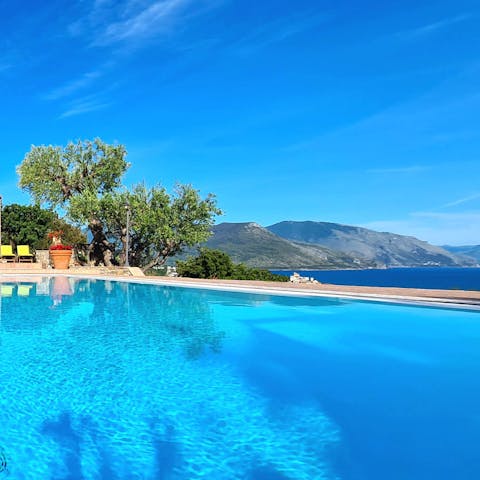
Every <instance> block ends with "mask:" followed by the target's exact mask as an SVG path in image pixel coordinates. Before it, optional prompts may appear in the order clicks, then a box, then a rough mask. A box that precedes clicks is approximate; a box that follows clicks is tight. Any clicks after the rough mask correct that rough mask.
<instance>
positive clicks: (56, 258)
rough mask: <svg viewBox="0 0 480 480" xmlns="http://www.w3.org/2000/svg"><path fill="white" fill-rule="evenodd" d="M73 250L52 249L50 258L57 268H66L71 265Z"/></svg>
mask: <svg viewBox="0 0 480 480" xmlns="http://www.w3.org/2000/svg"><path fill="white" fill-rule="evenodd" d="M70 258H72V251H71V250H50V260H51V261H52V263H53V268H55V269H56V270H65V269H67V268H68V267H69V265H70Z"/></svg>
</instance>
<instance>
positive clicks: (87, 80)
mask: <svg viewBox="0 0 480 480" xmlns="http://www.w3.org/2000/svg"><path fill="white" fill-rule="evenodd" d="M101 76H102V72H101V71H100V70H97V71H93V72H87V73H84V74H83V75H82V76H81V77H80V78H77V79H75V80H72V81H70V82H68V83H66V84H64V85H62V86H60V87H57V88H55V89H53V90H51V91H50V92H48V93H47V94H45V95H44V96H43V98H44V99H45V100H59V99H61V98H64V97H68V96H70V95H72V94H74V93H76V92H77V91H79V90H82V89H84V88H86V87H89V86H90V85H92V83H93V82H94V81H95V80H96V79H98V78H99V77H101Z"/></svg>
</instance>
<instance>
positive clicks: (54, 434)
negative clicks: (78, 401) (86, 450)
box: [41, 412, 117, 480]
mask: <svg viewBox="0 0 480 480" xmlns="http://www.w3.org/2000/svg"><path fill="white" fill-rule="evenodd" d="M80 422H81V432H88V433H89V435H90V437H91V438H92V440H93V442H94V444H95V445H97V447H99V445H101V440H100V439H99V438H98V434H97V429H96V428H95V425H94V422H93V421H92V420H91V419H89V418H88V417H83V418H81V419H80ZM81 432H80V433H79V432H77V431H76V430H75V429H74V427H73V425H72V418H71V415H70V413H69V412H64V413H62V414H61V415H60V416H59V417H58V418H57V419H55V420H46V421H45V422H43V425H42V428H41V433H42V434H44V435H46V436H48V437H50V438H52V439H53V440H54V441H55V442H57V443H58V445H59V446H60V447H61V449H62V451H63V452H64V454H63V455H64V458H63V460H64V465H65V468H66V470H67V473H66V474H65V475H64V476H62V477H60V476H59V474H58V473H56V472H53V476H52V477H51V478H52V479H55V480H85V476H84V475H83V472H82V464H81V463H82V462H81V456H82V455H81V447H82V442H83V439H82V434H81ZM98 454H99V465H98V466H99V472H98V473H99V476H98V477H97V478H99V479H101V480H116V479H117V477H116V475H115V473H114V472H113V470H112V467H111V465H110V459H109V456H108V454H107V452H106V451H105V450H104V449H102V448H98Z"/></svg>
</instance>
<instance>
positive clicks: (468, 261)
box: [205, 221, 476, 270]
mask: <svg viewBox="0 0 480 480" xmlns="http://www.w3.org/2000/svg"><path fill="white" fill-rule="evenodd" d="M212 233H213V235H212V237H211V238H210V239H209V240H208V241H207V242H206V243H205V246H207V247H209V248H216V249H219V250H222V251H224V252H226V253H228V254H229V255H230V256H231V257H232V259H233V260H234V261H235V262H242V263H245V264H246V265H249V266H253V267H259V268H268V269H311V270H315V269H348V268H352V269H362V268H388V267H419V266H473V265H476V261H475V260H474V259H473V258H469V257H465V256H457V255H455V254H454V253H451V252H449V251H447V250H444V249H442V248H441V247H437V246H435V245H430V244H429V243H427V242H424V241H422V240H418V239H416V238H415V237H412V236H405V235H398V234H394V233H389V232H376V231H374V230H369V229H366V228H364V227H356V226H352V225H342V224H337V223H332V222H313V221H306V222H293V221H285V222H279V223H277V224H274V225H270V226H268V227H262V226H261V225H259V224H258V223H256V222H242V223H232V222H223V223H220V224H217V225H215V226H214V227H213V229H212Z"/></svg>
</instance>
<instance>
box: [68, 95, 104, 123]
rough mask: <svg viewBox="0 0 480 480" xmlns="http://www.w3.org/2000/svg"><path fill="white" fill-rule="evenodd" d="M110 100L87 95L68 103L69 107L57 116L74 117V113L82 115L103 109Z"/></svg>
mask: <svg viewBox="0 0 480 480" xmlns="http://www.w3.org/2000/svg"><path fill="white" fill-rule="evenodd" d="M110 104H111V103H110V102H108V101H105V99H103V98H100V97H99V96H97V95H89V96H86V97H83V98H79V99H77V100H75V101H73V102H72V103H71V104H70V107H69V108H68V109H67V110H65V111H64V112H63V113H62V114H61V115H60V117H59V118H68V117H74V116H76V115H83V114H85V113H90V112H95V111H97V110H103V109H104V108H107V107H108V106H110Z"/></svg>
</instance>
